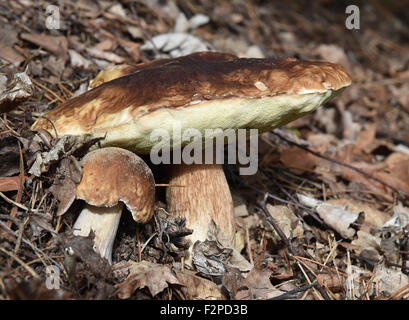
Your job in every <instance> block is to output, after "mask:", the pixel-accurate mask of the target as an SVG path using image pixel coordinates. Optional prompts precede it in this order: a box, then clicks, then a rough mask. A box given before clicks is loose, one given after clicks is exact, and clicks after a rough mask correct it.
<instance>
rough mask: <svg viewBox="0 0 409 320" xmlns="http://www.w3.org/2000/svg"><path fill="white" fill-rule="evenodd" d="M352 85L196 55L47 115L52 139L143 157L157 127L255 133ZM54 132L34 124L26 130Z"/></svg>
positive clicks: (145, 68) (298, 69) (342, 77)
mask: <svg viewBox="0 0 409 320" xmlns="http://www.w3.org/2000/svg"><path fill="white" fill-rule="evenodd" d="M350 83H351V80H350V78H349V76H348V74H347V73H346V71H345V70H344V69H343V68H342V67H341V66H339V65H337V64H333V63H328V62H318V61H299V60H296V59H293V58H287V59H249V58H238V57H236V56H234V55H231V54H223V53H215V52H200V53H193V54H191V55H188V56H184V57H179V58H174V59H163V60H156V61H153V62H151V63H146V64H142V65H140V66H137V67H136V68H135V72H134V73H132V74H130V75H126V76H123V77H120V78H117V79H114V80H112V81H109V82H105V83H103V84H101V85H99V86H98V87H96V88H94V89H93V90H90V91H88V92H86V93H84V94H82V95H80V96H78V97H75V98H73V99H70V100H68V101H66V102H65V103H63V104H61V105H60V106H59V107H57V108H55V109H53V110H52V111H50V112H48V113H47V118H48V119H50V120H51V121H52V122H53V123H54V125H55V127H56V129H57V131H58V134H60V135H64V134H72V135H82V134H91V135H92V136H98V137H101V136H106V137H105V139H104V140H103V141H101V143H102V145H103V146H118V147H124V148H127V149H130V150H133V151H136V152H139V153H149V151H150V149H151V147H152V145H153V144H155V142H152V141H150V139H149V137H150V133H151V132H152V130H154V129H156V128H163V129H165V130H168V132H172V129H173V124H174V123H175V122H176V121H178V122H180V123H181V129H182V130H183V129H184V128H196V129H198V130H204V129H211V128H221V129H227V128H233V129H239V128H257V129H259V130H260V131H261V132H262V131H266V130H270V129H272V128H274V127H278V126H281V125H284V124H286V123H288V122H290V121H292V120H294V119H297V118H299V117H301V116H302V115H304V114H306V113H308V112H311V111H313V110H314V109H315V108H317V107H318V106H319V105H321V104H322V103H324V102H326V101H327V100H329V99H330V98H331V97H332V96H334V95H335V94H337V93H338V92H339V91H340V90H342V89H343V88H345V87H347V86H349V85H350ZM41 128H42V129H46V130H48V131H49V132H50V133H51V134H54V132H53V129H52V127H51V124H50V123H49V121H46V120H45V119H39V120H37V122H36V123H34V125H33V126H32V129H33V130H39V129H41Z"/></svg>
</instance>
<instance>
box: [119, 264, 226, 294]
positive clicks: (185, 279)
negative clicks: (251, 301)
mask: <svg viewBox="0 0 409 320" xmlns="http://www.w3.org/2000/svg"><path fill="white" fill-rule="evenodd" d="M113 269H114V273H119V274H123V273H128V276H127V277H126V279H125V280H124V281H123V282H121V283H119V284H117V285H116V289H117V294H118V297H119V298H120V299H128V298H129V297H131V296H132V294H133V293H134V292H135V290H137V289H142V288H145V287H147V288H148V290H149V292H150V293H151V295H152V297H154V296H156V295H157V294H158V293H160V292H162V291H163V290H165V289H166V288H168V287H169V285H177V286H178V287H179V288H180V290H181V291H182V292H183V293H184V295H185V298H186V299H188V300H220V299H225V297H224V296H223V294H222V293H221V292H220V290H219V289H218V287H217V285H216V284H215V283H214V282H212V281H210V280H207V279H204V278H201V277H198V276H196V275H195V274H193V273H191V272H189V271H187V270H185V271H180V270H177V269H174V268H171V267H170V266H169V265H164V264H157V263H153V262H149V261H141V262H134V261H128V262H120V263H118V264H116V265H115V266H114V267H113Z"/></svg>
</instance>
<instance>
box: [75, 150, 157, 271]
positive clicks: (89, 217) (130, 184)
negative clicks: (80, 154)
mask: <svg viewBox="0 0 409 320" xmlns="http://www.w3.org/2000/svg"><path fill="white" fill-rule="evenodd" d="M81 165H82V167H83V168H82V178H81V182H80V183H79V184H78V186H77V198H78V199H82V200H84V201H85V202H86V204H85V205H84V208H83V210H82V211H81V213H80V215H79V216H78V218H77V220H76V221H75V224H74V226H73V229H74V232H73V233H74V235H76V236H83V237H86V236H88V235H89V233H90V232H91V230H92V231H93V232H94V235H95V238H94V248H95V250H96V251H97V252H98V253H99V254H100V255H101V257H104V258H106V259H107V260H108V262H109V263H110V264H111V263H112V248H113V244H114V240H115V235H116V232H117V229H118V225H119V220H120V218H121V213H122V210H123V205H124V204H125V206H126V208H127V209H128V210H129V211H130V212H131V213H132V217H133V219H134V220H135V221H136V222H138V223H146V222H147V221H148V220H149V219H150V218H151V217H152V215H153V206H154V200H155V182H154V179H153V175H152V172H151V170H150V168H149V167H148V166H147V165H146V163H145V162H144V161H143V160H142V159H141V158H139V157H138V156H137V155H136V154H134V153H132V152H130V151H128V150H125V149H121V148H115V147H110V148H103V149H97V150H94V151H92V152H90V153H88V154H86V155H85V157H84V158H83V159H82V160H81Z"/></svg>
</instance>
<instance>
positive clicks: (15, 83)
mask: <svg viewBox="0 0 409 320" xmlns="http://www.w3.org/2000/svg"><path fill="white" fill-rule="evenodd" d="M33 94H34V86H33V83H32V82H31V80H30V77H29V76H28V75H27V74H26V73H25V72H16V73H13V72H11V71H10V70H5V69H1V70H0V113H2V112H7V111H10V110H12V109H13V108H15V107H17V106H18V105H19V104H21V103H22V102H24V101H26V100H28V99H29V98H30V97H31V96H32V95H33Z"/></svg>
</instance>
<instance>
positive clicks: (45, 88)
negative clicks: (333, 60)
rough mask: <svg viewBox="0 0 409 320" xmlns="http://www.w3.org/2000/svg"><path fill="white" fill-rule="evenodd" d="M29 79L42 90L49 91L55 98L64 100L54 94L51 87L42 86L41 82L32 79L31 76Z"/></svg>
mask: <svg viewBox="0 0 409 320" xmlns="http://www.w3.org/2000/svg"><path fill="white" fill-rule="evenodd" d="M31 81H32V82H33V83H34V84H35V85H36V86H39V87H40V88H43V89H44V90H46V91H48V92H49V93H51V94H52V95H53V96H54V97H55V98H56V99H58V100H59V101H61V102H64V101H65V100H64V99H63V98H61V97H60V96H59V95H58V94H56V93H55V92H54V91H52V90H51V89H48V88H47V87H46V86H43V85H42V84H41V83H39V82H38V81H36V80H34V79H33V78H31Z"/></svg>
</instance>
